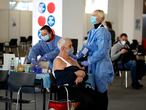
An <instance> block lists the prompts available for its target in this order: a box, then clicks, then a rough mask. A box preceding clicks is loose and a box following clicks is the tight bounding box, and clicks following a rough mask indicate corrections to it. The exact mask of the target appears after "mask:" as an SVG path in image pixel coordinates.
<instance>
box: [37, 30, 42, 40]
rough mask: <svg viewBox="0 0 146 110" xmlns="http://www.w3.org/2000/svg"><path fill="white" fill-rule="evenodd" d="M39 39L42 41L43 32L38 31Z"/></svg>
mask: <svg viewBox="0 0 146 110" xmlns="http://www.w3.org/2000/svg"><path fill="white" fill-rule="evenodd" d="M38 37H39V38H40V39H42V38H41V37H42V33H41V30H38Z"/></svg>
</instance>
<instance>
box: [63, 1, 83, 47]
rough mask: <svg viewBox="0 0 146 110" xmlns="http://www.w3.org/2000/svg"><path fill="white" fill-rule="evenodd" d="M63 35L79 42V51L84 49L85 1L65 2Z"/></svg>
mask: <svg viewBox="0 0 146 110" xmlns="http://www.w3.org/2000/svg"><path fill="white" fill-rule="evenodd" d="M62 12H63V15H62V17H63V18H62V19H63V25H62V26H63V27H62V35H63V36H64V37H69V38H77V39H78V40H79V43H78V49H80V48H81V47H82V43H83V37H84V31H85V30H84V29H85V27H84V26H85V25H84V23H85V14H84V13H85V0H63V10H62Z"/></svg>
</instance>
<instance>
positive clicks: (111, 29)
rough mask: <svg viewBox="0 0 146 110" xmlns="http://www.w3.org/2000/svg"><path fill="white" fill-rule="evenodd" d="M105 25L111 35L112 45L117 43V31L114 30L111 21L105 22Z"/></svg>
mask: <svg viewBox="0 0 146 110" xmlns="http://www.w3.org/2000/svg"><path fill="white" fill-rule="evenodd" d="M105 25H106V27H107V29H108V30H109V32H110V34H111V39H112V45H113V44H114V43H115V31H114V30H113V28H112V23H111V22H110V21H105Z"/></svg>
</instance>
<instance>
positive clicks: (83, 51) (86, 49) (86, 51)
mask: <svg viewBox="0 0 146 110" xmlns="http://www.w3.org/2000/svg"><path fill="white" fill-rule="evenodd" d="M81 53H82V54H83V55H86V54H87V53H88V48H86V47H85V48H83V50H82V51H81Z"/></svg>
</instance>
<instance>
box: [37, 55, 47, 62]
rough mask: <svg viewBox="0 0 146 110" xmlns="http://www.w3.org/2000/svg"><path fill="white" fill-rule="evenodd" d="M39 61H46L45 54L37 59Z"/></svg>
mask: <svg viewBox="0 0 146 110" xmlns="http://www.w3.org/2000/svg"><path fill="white" fill-rule="evenodd" d="M39 61H47V56H46V55H44V56H42V57H41V58H40V59H39Z"/></svg>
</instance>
